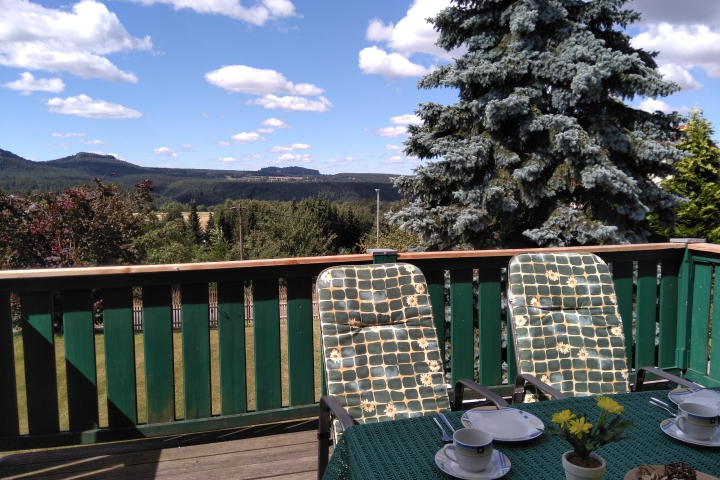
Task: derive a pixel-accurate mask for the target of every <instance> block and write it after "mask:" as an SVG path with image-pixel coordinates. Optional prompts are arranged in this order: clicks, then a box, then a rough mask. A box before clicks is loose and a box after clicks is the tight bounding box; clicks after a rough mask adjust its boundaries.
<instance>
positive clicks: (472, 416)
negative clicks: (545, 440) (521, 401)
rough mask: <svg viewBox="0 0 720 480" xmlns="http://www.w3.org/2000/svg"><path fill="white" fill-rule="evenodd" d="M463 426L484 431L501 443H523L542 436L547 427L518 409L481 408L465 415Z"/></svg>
mask: <svg viewBox="0 0 720 480" xmlns="http://www.w3.org/2000/svg"><path fill="white" fill-rule="evenodd" d="M460 421H461V422H462V424H463V425H465V426H466V427H470V428H477V429H480V430H484V431H486V432H488V433H489V434H490V435H492V436H493V440H497V441H499V442H521V441H523V440H530V439H532V438H535V437H539V436H540V435H542V433H543V430H544V429H545V425H544V424H543V422H542V420H540V419H539V418H538V417H536V416H535V415H533V414H531V413H527V412H525V411H523V410H518V409H517V408H509V407H503V408H500V409H496V408H494V407H489V408H488V407H479V408H474V409H472V410H468V411H467V412H465V413H463V416H462V418H461V419H460Z"/></svg>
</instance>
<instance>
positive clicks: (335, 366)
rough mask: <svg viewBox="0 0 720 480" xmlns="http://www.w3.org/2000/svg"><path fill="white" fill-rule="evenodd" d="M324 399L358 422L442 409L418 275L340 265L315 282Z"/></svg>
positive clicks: (436, 355)
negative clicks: (332, 399) (331, 399)
mask: <svg viewBox="0 0 720 480" xmlns="http://www.w3.org/2000/svg"><path fill="white" fill-rule="evenodd" d="M317 293H318V310H319V314H320V322H321V325H322V346H323V359H324V363H325V374H326V380H327V391H328V395H332V396H333V397H335V398H336V399H337V400H338V402H339V403H340V404H341V405H342V406H343V407H345V409H346V410H347V411H348V413H349V414H350V416H351V417H353V418H354V419H355V420H356V421H357V422H358V423H372V422H378V421H384V420H391V419H398V418H406V417H414V416H421V415H424V414H426V413H428V412H433V413H435V412H445V411H448V410H449V409H450V402H449V398H448V394H447V387H446V384H445V379H444V373H443V365H442V355H441V354H440V349H439V347H438V342H437V336H436V333H435V325H434V323H433V316H432V309H431V306H430V298H429V296H428V289H427V284H426V282H425V277H424V275H423V274H422V272H420V270H419V269H418V268H416V267H414V266H412V265H408V264H404V263H400V264H378V265H348V266H340V267H333V268H328V269H326V270H324V271H323V272H322V273H321V274H320V276H319V277H318V281H317Z"/></svg>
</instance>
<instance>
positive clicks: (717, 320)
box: [710, 265, 720, 378]
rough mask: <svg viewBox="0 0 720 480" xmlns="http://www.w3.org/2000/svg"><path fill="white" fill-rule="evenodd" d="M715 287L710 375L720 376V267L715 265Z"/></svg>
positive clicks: (713, 376)
mask: <svg viewBox="0 0 720 480" xmlns="http://www.w3.org/2000/svg"><path fill="white" fill-rule="evenodd" d="M714 270H715V272H714V273H715V275H714V277H715V288H714V289H713V311H712V322H713V323H712V324H713V329H712V339H711V343H710V376H711V377H712V378H720V281H719V280H720V269H718V266H717V265H715V269H714Z"/></svg>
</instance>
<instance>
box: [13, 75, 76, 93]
mask: <svg viewBox="0 0 720 480" xmlns="http://www.w3.org/2000/svg"><path fill="white" fill-rule="evenodd" d="M2 86H3V87H5V88H9V89H10V90H18V91H20V92H22V94H23V95H30V93H32V92H35V91H39V92H53V93H60V92H62V91H63V90H64V89H65V83H64V82H63V81H62V79H60V78H38V79H36V78H35V77H34V76H33V75H32V73H30V72H24V73H21V74H20V79H19V80H15V81H14V82H8V83H3V85H2Z"/></svg>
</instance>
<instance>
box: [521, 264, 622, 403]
mask: <svg viewBox="0 0 720 480" xmlns="http://www.w3.org/2000/svg"><path fill="white" fill-rule="evenodd" d="M508 303H509V305H510V309H509V311H510V322H511V324H512V330H513V339H514V342H515V355H516V360H517V365H518V371H519V372H520V373H529V374H533V375H535V376H537V377H538V378H540V379H541V380H542V381H543V382H545V383H547V384H549V385H550V386H552V387H554V388H556V389H558V390H560V391H561V392H562V393H565V394H567V395H570V396H584V395H596V394H606V393H619V392H627V391H628V381H627V380H628V367H627V357H626V352H625V342H624V336H623V326H622V321H621V319H620V314H619V312H618V308H617V297H616V296H615V287H614V285H613V280H612V275H611V274H610V270H609V269H608V266H607V265H606V264H605V262H603V261H602V260H601V259H600V258H599V257H597V256H596V255H593V254H591V253H529V254H521V255H517V256H516V257H514V258H513V259H512V260H510V267H509V271H508Z"/></svg>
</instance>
